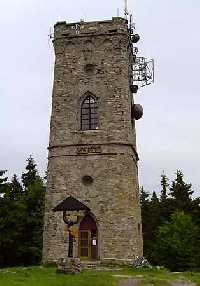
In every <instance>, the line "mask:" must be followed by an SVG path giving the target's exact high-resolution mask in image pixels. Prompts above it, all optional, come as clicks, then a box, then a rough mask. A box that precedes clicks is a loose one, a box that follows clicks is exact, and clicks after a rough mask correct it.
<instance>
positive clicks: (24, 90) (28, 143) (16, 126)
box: [0, 0, 200, 195]
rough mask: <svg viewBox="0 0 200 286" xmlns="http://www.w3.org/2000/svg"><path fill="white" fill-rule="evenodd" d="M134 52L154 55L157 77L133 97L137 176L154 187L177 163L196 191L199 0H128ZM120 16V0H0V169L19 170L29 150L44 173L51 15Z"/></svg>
mask: <svg viewBox="0 0 200 286" xmlns="http://www.w3.org/2000/svg"><path fill="white" fill-rule="evenodd" d="M128 2H129V3H128V6H129V11H130V12H132V13H133V17H134V22H135V23H136V30H137V33H139V34H140V37H141V40H140V42H139V44H138V47H139V55H140V56H145V57H147V58H153V59H154V60H155V83H154V84H153V85H151V86H147V87H143V88H141V89H140V90H139V92H138V94H137V96H136V98H135V101H136V103H139V104H142V106H143V108H144V116H143V118H142V119H141V120H139V121H138V122H137V123H136V128H137V145H138V153H139V156H140V161H139V180H140V185H141V186H144V188H145V190H146V191H149V192H152V191H157V192H158V191H159V190H160V175H161V173H162V172H163V171H164V172H165V173H166V174H167V175H168V177H169V178H170V179H173V178H174V176H175V172H176V170H177V169H181V170H182V171H183V173H184V175H185V180H186V181H187V182H191V183H192V185H193V189H194V190H195V194H196V195H200V178H199V174H200V167H199V165H200V149H199V144H200V128H199V124H200V112H199V106H200V85H199V82H200V79H199V67H200V57H199V51H200V38H199V27H200V17H199V15H200V1H199V0H132V1H130V0H129V1H128ZM118 8H119V11H120V16H123V9H124V1H123V0H115V1H114V0H109V1H106V0H101V1H97V0H93V1H91V0H90V1H89V0H77V1H69V0H56V1H53V0H42V1H41V0H28V1H27V0H0V36H1V45H0V64H1V65H0V169H7V170H9V172H8V175H9V176H12V175H13V174H14V173H16V174H18V175H19V176H20V174H21V173H22V171H24V168H25V165H26V159H27V158H28V157H29V155H30V154H32V155H33V157H34V158H35V160H36V162H37V164H38V169H39V171H40V173H41V174H44V171H45V170H46V166H47V156H48V153H47V146H48V139H49V120H50V113H51V94H52V84H53V66H54V52H53V47H52V44H51V42H50V40H49V37H48V35H49V34H50V32H51V30H50V27H53V25H54V24H55V23H56V22H57V21H63V20H64V21H67V22H77V21H79V20H80V19H84V20H85V21H91V20H106V19H107V20H108V19H111V18H112V16H117V9H118Z"/></svg>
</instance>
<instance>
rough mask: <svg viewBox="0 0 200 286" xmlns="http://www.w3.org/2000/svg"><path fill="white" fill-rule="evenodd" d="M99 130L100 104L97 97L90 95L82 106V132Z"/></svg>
mask: <svg viewBox="0 0 200 286" xmlns="http://www.w3.org/2000/svg"><path fill="white" fill-rule="evenodd" d="M97 128H98V104H97V99H96V97H94V96H92V95H88V96H87V97H86V98H85V99H84V101H83V103H82V105H81V130H95V129H97Z"/></svg>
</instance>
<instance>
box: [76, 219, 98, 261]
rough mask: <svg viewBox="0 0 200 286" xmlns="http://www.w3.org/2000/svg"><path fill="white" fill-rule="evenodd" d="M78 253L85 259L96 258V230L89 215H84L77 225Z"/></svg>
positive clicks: (94, 223) (93, 221)
mask: <svg viewBox="0 0 200 286" xmlns="http://www.w3.org/2000/svg"><path fill="white" fill-rule="evenodd" d="M79 255H80V258H81V259H86V260H97V258H98V230H97V225H96V222H95V220H94V219H93V218H92V216H91V215H86V216H85V217H84V218H83V220H82V221H81V223H80V226H79Z"/></svg>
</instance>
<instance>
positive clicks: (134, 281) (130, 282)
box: [119, 278, 141, 286]
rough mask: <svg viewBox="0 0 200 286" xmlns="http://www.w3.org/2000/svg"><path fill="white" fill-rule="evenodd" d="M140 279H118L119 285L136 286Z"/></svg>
mask: <svg viewBox="0 0 200 286" xmlns="http://www.w3.org/2000/svg"><path fill="white" fill-rule="evenodd" d="M140 281H141V280H140V279H134V278H129V279H123V280H121V281H120V283H119V286H137V284H138V283H139V282H140Z"/></svg>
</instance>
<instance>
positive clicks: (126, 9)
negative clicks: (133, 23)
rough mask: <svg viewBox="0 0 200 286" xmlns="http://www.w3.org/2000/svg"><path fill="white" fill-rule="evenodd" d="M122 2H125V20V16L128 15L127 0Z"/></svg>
mask: <svg viewBox="0 0 200 286" xmlns="http://www.w3.org/2000/svg"><path fill="white" fill-rule="evenodd" d="M124 2H125V8H124V16H125V19H126V20H127V16H128V15H129V13H128V0H124Z"/></svg>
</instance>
